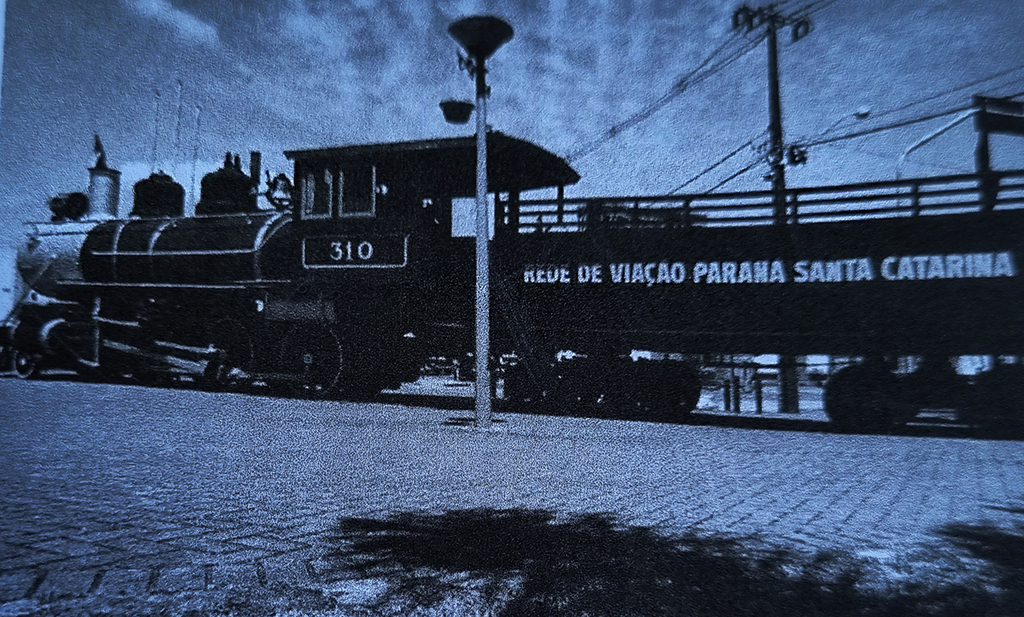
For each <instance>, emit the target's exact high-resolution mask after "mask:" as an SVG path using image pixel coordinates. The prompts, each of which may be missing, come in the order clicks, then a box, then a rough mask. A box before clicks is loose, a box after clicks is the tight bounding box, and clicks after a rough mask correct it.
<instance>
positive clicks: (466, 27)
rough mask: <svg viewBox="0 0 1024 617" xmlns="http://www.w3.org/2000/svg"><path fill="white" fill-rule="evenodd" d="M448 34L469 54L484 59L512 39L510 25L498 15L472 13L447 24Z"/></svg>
mask: <svg viewBox="0 0 1024 617" xmlns="http://www.w3.org/2000/svg"><path fill="white" fill-rule="evenodd" d="M448 34H449V35H451V37H452V38H453V39H455V42H456V43H458V44H459V45H461V46H462V48H463V49H465V50H466V52H468V53H469V55H470V56H474V57H476V58H478V59H480V60H486V59H487V58H490V57H491V54H493V53H494V52H495V51H497V50H498V48H499V47H501V46H502V45H504V44H505V43H507V42H509V41H510V40H512V26H510V25H508V23H506V22H505V21H504V20H502V19H500V18H498V17H492V16H490V15H473V16H470V17H463V18H462V19H459V20H456V21H454V22H452V24H451V25H450V26H448Z"/></svg>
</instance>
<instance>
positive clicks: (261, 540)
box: [233, 535, 308, 553]
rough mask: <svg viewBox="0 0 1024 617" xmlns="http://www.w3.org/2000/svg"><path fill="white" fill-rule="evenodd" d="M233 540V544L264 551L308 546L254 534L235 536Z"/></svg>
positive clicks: (291, 549) (284, 551) (296, 548)
mask: <svg viewBox="0 0 1024 617" xmlns="http://www.w3.org/2000/svg"><path fill="white" fill-rule="evenodd" d="M233 542H234V543H235V544H240V545H242V546H247V547H249V548H256V549H262V550H266V551H272V552H275V553H286V552H290V551H294V550H298V549H300V548H304V547H306V546H308V545H306V544H304V543H299V542H289V541H286V540H279V539H277V538H268V537H265V536H256V535H253V536H243V537H241V538H235V539H234V540H233Z"/></svg>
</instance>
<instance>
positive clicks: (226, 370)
mask: <svg viewBox="0 0 1024 617" xmlns="http://www.w3.org/2000/svg"><path fill="white" fill-rule="evenodd" d="M208 339H209V340H210V341H211V344H212V345H213V347H214V348H215V349H217V351H218V353H217V355H216V357H214V358H211V359H210V361H209V363H208V364H207V365H206V369H205V370H204V371H203V378H204V379H205V380H206V382H207V383H208V384H209V385H211V386H219V387H227V386H231V385H233V384H235V383H236V382H237V381H238V378H239V376H240V375H239V374H238V371H241V372H243V373H249V372H251V371H252V364H253V344H252V337H250V336H249V332H248V331H247V330H246V329H245V327H244V326H243V325H242V324H241V323H240V322H239V321H237V320H234V319H225V320H221V321H218V322H216V323H215V324H214V325H213V327H212V328H210V331H209V336H208Z"/></svg>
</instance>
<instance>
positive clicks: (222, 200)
mask: <svg viewBox="0 0 1024 617" xmlns="http://www.w3.org/2000/svg"><path fill="white" fill-rule="evenodd" d="M257 209H258V208H257V207H256V192H255V187H254V185H253V179H252V178H251V177H249V176H248V175H247V174H246V173H245V172H243V171H242V165H241V161H240V160H239V157H238V156H235V159H234V161H233V162H232V160H231V153H230V152H228V153H227V154H226V155H225V156H224V166H223V167H222V168H220V169H218V170H217V171H214V172H211V173H208V174H206V175H205V176H203V181H202V183H201V185H200V193H199V203H198V204H196V214H197V215H206V214H236V213H244V212H256V211H257Z"/></svg>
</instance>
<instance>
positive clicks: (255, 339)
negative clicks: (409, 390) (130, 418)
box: [5, 130, 1024, 430]
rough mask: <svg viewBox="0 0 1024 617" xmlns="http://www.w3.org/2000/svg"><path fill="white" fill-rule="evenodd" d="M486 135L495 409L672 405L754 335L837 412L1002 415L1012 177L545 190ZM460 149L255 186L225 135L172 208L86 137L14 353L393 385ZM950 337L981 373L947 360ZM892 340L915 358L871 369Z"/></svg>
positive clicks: (458, 307)
mask: <svg viewBox="0 0 1024 617" xmlns="http://www.w3.org/2000/svg"><path fill="white" fill-rule="evenodd" d="M486 139H487V147H488V152H489V156H488V159H487V160H488V167H487V176H488V187H489V189H490V193H491V197H492V202H491V207H493V220H494V232H493V239H492V240H491V243H492V254H493V259H492V263H491V270H492V271H491V273H490V280H491V286H492V289H491V306H490V311H491V324H492V335H491V336H492V341H493V343H492V347H493V356H494V360H493V363H494V364H495V365H498V364H499V360H507V359H509V358H512V359H514V360H513V361H510V362H502V364H503V367H504V370H503V371H502V375H503V381H504V388H503V396H502V401H503V403H504V404H505V405H507V406H508V408H509V409H515V408H516V406H517V405H527V404H540V405H544V406H546V407H547V408H550V409H566V408H574V407H597V408H601V407H604V408H608V409H611V408H615V409H618V410H620V411H621V410H623V409H625V410H627V413H631V411H630V410H632V411H638V410H639V411H642V412H643V413H645V414H648V415H650V414H653V415H656V416H658V417H662V418H668V419H679V418H685V417H687V416H688V415H689V414H691V413H692V412H693V410H694V408H695V407H696V406H697V403H698V400H699V399H700V396H701V392H702V389H703V388H705V387H706V386H707V383H706V381H707V380H706V379H705V378H704V373H705V371H706V368H707V367H708V366H711V365H713V364H714V363H716V362H717V363H718V365H719V366H729V362H730V360H729V359H730V358H736V357H737V356H742V355H743V354H746V355H748V356H749V355H757V354H777V355H778V357H779V358H780V360H781V362H780V370H779V374H780V381H781V382H782V383H781V387H782V390H783V395H784V396H785V395H786V392H785V391H786V388H791V387H793V379H792V378H791V377H788V376H789V375H791V374H792V371H793V369H794V367H796V366H797V364H799V362H798V359H799V358H801V357H806V356H809V355H814V354H821V355H827V356H829V357H836V358H843V359H844V360H845V364H844V366H843V367H842V368H841V369H840V370H838V371H836V372H834V373H833V374H832V375H831V376H830V377H829V379H828V381H827V383H826V384H825V390H824V404H825V411H826V413H827V414H828V416H829V418H830V419H831V420H832V421H833V422H834V423H836V424H837V425H839V426H841V427H843V428H848V429H856V430H859V429H865V428H878V427H891V426H899V425H901V424H904V423H906V422H908V421H909V420H911V419H912V418H913V417H914V416H915V415H917V414H918V413H919V412H920V411H921V410H922V409H925V408H928V407H935V406H939V407H952V408H955V409H956V410H957V413H959V414H961V415H962V416H963V417H964V418H967V420H968V421H969V422H971V423H972V424H975V425H985V426H999V427H1003V426H1017V427H1019V426H1020V425H1021V424H1022V423H1024V414H1021V412H1020V410H1019V401H1020V400H1021V399H1020V397H1019V396H1018V395H1019V394H1020V393H1019V392H1018V390H1019V389H1021V388H1022V387H1024V368H1022V364H1020V358H1021V357H1024V312H1022V311H1021V299H1022V298H1024V275H1022V273H1021V268H1022V266H1024V264H1022V263H1021V262H1020V256H1021V255H1022V254H1024V208H1022V207H1021V204H1022V203H1024V170H1010V171H999V172H994V171H991V170H979V172H978V173H974V174H960V175H946V176H936V177H928V178H911V179H904V180H897V181H881V182H872V183H861V184H850V185H839V186H820V187H788V188H785V189H784V193H782V194H780V193H779V192H778V191H748V192H736V193H710V194H691V195H653V196H651V195H649V196H615V197H587V198H567V197H566V196H565V187H566V186H569V185H572V184H574V183H576V182H578V181H579V180H580V176H579V174H578V173H577V172H576V171H575V170H574V169H573V168H572V166H571V165H570V164H569V163H568V162H567V161H566V160H565V159H563V158H561V157H559V156H558V155H556V154H554V153H552V152H550V151H548V150H546V149H544V148H543V147H541V146H538V145H536V144H534V143H532V142H529V141H526V140H523V139H519V138H516V137H513V136H509V135H506V134H504V133H501V132H499V131H494V130H489V131H488V133H487V137H486ZM475 148H476V142H475V138H474V137H454V138H438V139H429V140H418V141H403V142H392V143H376V144H356V145H349V146H341V147H335V148H318V149H307V150H294V151H288V152H286V153H285V156H286V157H287V158H288V159H289V160H291V161H292V162H293V163H294V169H293V170H292V172H293V173H292V176H291V177H290V178H289V177H287V176H285V175H279V176H277V177H275V178H270V176H269V174H267V177H266V183H265V188H262V189H261V187H263V186H264V182H263V181H262V180H261V177H260V174H261V169H260V158H261V157H260V155H259V153H255V152H253V153H251V155H250V165H249V172H248V173H246V172H245V171H243V169H242V165H241V161H240V156H238V155H235V156H232V155H231V153H228V154H227V155H226V156H225V161H224V165H223V167H222V168H221V169H218V170H216V171H214V172H212V173H210V174H208V175H207V176H205V177H204V178H203V180H202V183H201V191H200V196H199V200H198V201H197V203H196V204H195V205H194V214H191V213H190V214H188V215H186V214H185V209H184V191H183V189H182V187H181V185H180V184H178V183H177V182H175V181H174V180H173V179H172V178H171V177H169V176H167V175H165V174H162V173H154V174H153V175H151V176H150V177H149V178H146V179H144V180H142V181H140V182H139V183H137V184H136V185H135V186H134V202H133V204H132V208H131V210H130V212H126V211H125V210H126V208H124V207H122V204H120V203H119V199H118V195H119V190H120V189H119V182H120V180H119V178H120V175H119V172H117V171H116V170H114V169H111V168H109V167H108V166H107V163H106V158H105V154H103V153H101V154H100V156H99V157H98V159H97V161H96V163H95V165H94V166H93V167H91V168H90V169H89V174H90V182H89V189H88V192H87V193H77V194H72V195H67V196H63V197H62V198H60V199H58V200H56V201H55V202H53V203H51V210H53V213H54V216H53V220H52V221H50V222H44V223H35V224H32V225H31V226H30V227H31V229H30V233H29V234H28V239H27V241H26V242H25V244H24V245H23V246H22V248H21V251H20V252H19V255H18V270H19V273H20V276H21V279H22V281H23V282H24V289H25V296H24V297H23V298H22V299H21V301H20V302H19V303H18V305H17V307H16V309H15V311H14V313H13V314H12V316H11V318H10V319H9V320H8V326H7V328H6V330H5V337H6V340H5V348H6V349H8V350H10V353H11V362H12V363H13V367H14V369H15V371H16V372H17V374H18V375H19V376H21V377H25V378H30V377H33V376H36V375H38V374H39V372H40V371H41V370H43V369H45V368H49V367H62V368H67V369H71V370H75V371H78V372H82V373H88V374H93V375H98V376H99V377H100V378H102V379H125V378H132V379H137V380H146V381H159V380H161V379H168V378H174V377H175V376H180V375H190V376H193V377H194V378H195V379H196V380H198V381H201V382H202V383H203V384H206V385H209V386H211V387H227V386H230V385H231V384H235V383H255V382H260V383H264V384H268V385H270V386H272V387H275V388H281V389H285V390H287V391H290V392H295V393H300V394H303V395H311V396H335V397H349V396H363V395H367V394H372V393H375V392H379V391H381V390H382V389H384V388H392V387H396V386H397V385H398V384H400V383H402V382H405V381H411V380H415V379H416V377H417V376H418V371H419V368H420V367H421V366H422V364H423V363H424V361H425V360H426V359H427V358H428V357H435V356H439V355H443V356H446V357H464V356H465V355H466V354H467V353H468V352H471V351H472V349H473V341H474V338H473V325H474V304H473V297H474V291H475V272H474V269H475V264H474V256H473V255H474V253H473V250H474V240H473V239H472V238H463V237H456V236H455V235H454V234H453V225H452V213H453V207H452V204H453V201H454V200H457V199H460V198H468V197H471V196H473V195H474V194H475V186H476V185H475V180H476V178H475V160H476V158H475V157H476V149H475ZM537 191H543V194H544V195H545V197H543V198H537V197H533V198H531V196H532V195H535V194H539V193H537ZM551 194H555V195H556V196H555V197H553V198H552V197H551ZM260 197H263V198H265V199H263V200H261V199H260ZM264 202H266V204H268V205H267V206H264V205H263V203H264ZM780 204H781V205H782V207H781V208H780ZM190 210H191V209H190ZM639 351H642V352H643V353H639V354H638V352H639ZM963 356H984V357H987V358H989V359H990V363H989V366H987V368H988V369H989V370H987V371H985V372H983V373H981V374H979V375H975V376H972V377H968V376H965V375H961V374H958V373H957V371H956V370H955V367H954V364H953V362H954V361H955V359H956V358H959V357H963ZM908 358H910V359H913V362H911V363H910V364H911V365H912V366H913V367H914V370H910V371H908V370H902V371H901V370H897V367H898V366H904V367H906V366H908V364H907V362H906V359H908ZM901 359H902V360H903V362H902V364H901ZM789 396H790V397H792V396H793V395H792V393H790V394H789Z"/></svg>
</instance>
